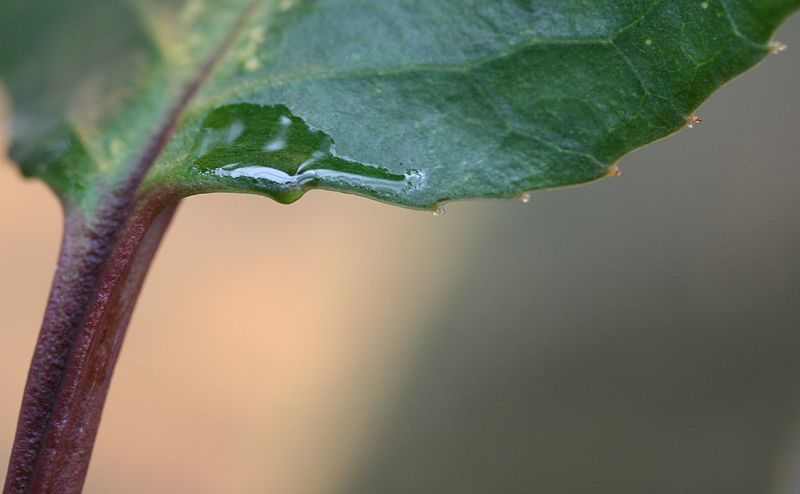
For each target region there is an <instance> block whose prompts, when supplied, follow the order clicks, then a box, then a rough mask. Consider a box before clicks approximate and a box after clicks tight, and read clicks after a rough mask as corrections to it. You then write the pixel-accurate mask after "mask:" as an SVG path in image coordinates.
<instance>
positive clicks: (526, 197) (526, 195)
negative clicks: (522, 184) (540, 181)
mask: <svg viewBox="0 0 800 494" xmlns="http://www.w3.org/2000/svg"><path fill="white" fill-rule="evenodd" d="M517 200H518V201H520V202H521V203H523V204H528V203H529V202H531V193H530V192H523V193H522V194H520V195H518V196H517Z"/></svg>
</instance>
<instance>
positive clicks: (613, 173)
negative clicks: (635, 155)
mask: <svg viewBox="0 0 800 494" xmlns="http://www.w3.org/2000/svg"><path fill="white" fill-rule="evenodd" d="M606 176H609V177H621V176H622V170H620V168H619V165H617V164H613V165H611V167H609V169H608V173H607V174H606Z"/></svg>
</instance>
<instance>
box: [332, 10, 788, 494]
mask: <svg viewBox="0 0 800 494" xmlns="http://www.w3.org/2000/svg"><path fill="white" fill-rule="evenodd" d="M798 21H800V19H798V18H795V19H793V22H791V24H790V25H788V26H786V27H785V28H784V29H783V31H781V32H780V34H779V35H778V36H777V38H776V39H779V40H781V41H784V42H785V43H787V44H788V45H789V47H790V49H789V50H788V51H787V52H785V53H783V54H781V55H780V56H778V57H770V58H769V59H768V60H767V61H766V62H765V63H764V64H763V65H762V66H761V67H759V68H758V69H756V70H755V71H753V72H751V73H748V74H746V75H745V76H744V77H741V78H740V79H738V80H736V81H734V82H733V83H732V84H731V85H730V86H729V87H726V88H724V89H723V90H722V91H720V92H719V93H718V94H717V95H716V96H714V97H713V98H712V100H711V101H709V102H708V103H707V104H706V105H704V106H703V107H702V108H701V109H700V111H699V114H700V115H701V116H702V117H703V118H704V119H705V123H704V124H703V125H702V126H701V127H699V128H695V129H692V130H686V131H684V132H681V133H680V134H679V135H676V136H673V137H671V138H669V139H667V140H665V141H662V142H659V143H657V144H655V145H653V146H650V147H648V148H646V149H643V150H640V151H638V152H636V153H634V154H633V155H631V156H629V157H627V158H626V159H624V160H623V162H622V163H621V168H622V170H623V171H624V173H625V175H624V177H622V178H621V179H613V180H605V181H602V182H601V183H598V184H594V185H592V186H588V187H579V188H572V189H568V190H558V191H554V192H546V193H538V194H534V195H533V199H532V201H531V203H530V204H528V205H526V206H517V205H514V204H492V205H488V207H489V208H491V209H492V210H493V212H494V217H493V218H492V221H491V224H490V225H489V226H488V227H487V228H486V230H485V231H484V232H482V238H481V239H480V244H479V246H478V248H477V252H475V253H474V255H473V257H471V259H470V261H469V262H468V263H467V264H465V265H464V266H463V267H462V269H461V270H460V272H459V273H458V275H457V279H458V287H457V288H456V289H454V290H453V291H452V292H450V293H448V294H446V295H444V296H443V297H442V298H441V300H440V304H441V313H440V315H439V317H438V319H436V323H435V327H436V330H435V331H433V332H432V333H430V334H429V335H428V336H427V341H425V342H424V343H423V344H421V345H420V349H419V351H418V353H417V355H416V360H415V365H414V371H413V372H412V374H411V378H410V379H409V380H408V383H407V385H406V387H405V389H404V391H403V394H402V399H401V400H400V403H399V405H398V406H397V408H396V409H395V410H394V411H393V412H392V413H391V419H390V420H388V421H387V424H386V426H385V428H384V430H383V433H382V436H381V437H380V439H379V440H378V441H377V442H376V443H375V445H374V447H373V449H372V455H371V456H370V459H369V461H368V462H367V463H366V464H365V465H364V467H363V468H362V469H361V470H360V472H359V474H358V475H356V477H355V479H354V480H353V482H352V484H351V485H350V486H349V488H348V489H345V490H344V491H343V492H358V493H365V494H366V493H377V492H380V493H409V492H437V493H441V492H458V493H462V494H463V493H487V492H502V493H531V492H536V493H539V492H541V493H576V492H593V493H595V492H596V493H600V492H602V493H620V492H643V493H644V492H646V493H651V494H652V493H690V492H692V493H695V492H696V493H706V494H709V493H727V494H731V493H762V492H781V493H799V492H800V461H798V459H799V458H798V457H797V456H796V455H797V453H798V446H799V445H800V443H798V441H797V440H798V439H800V436H798V433H800V428H799V427H800V308H799V307H798V303H799V302H800V301H799V300H798V299H799V298H800V221H798V212H799V211H800V158H799V157H800V148H799V147H798V129H800V97H798V88H800V22H798ZM475 207H477V205H468V206H461V205H458V206H455V207H452V217H455V218H457V219H458V220H461V219H462V217H463V218H466V217H468V216H469V215H470V214H472V211H473V210H474V208H475ZM440 255H446V254H440Z"/></svg>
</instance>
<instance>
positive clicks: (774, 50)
mask: <svg viewBox="0 0 800 494" xmlns="http://www.w3.org/2000/svg"><path fill="white" fill-rule="evenodd" d="M786 48H788V47H787V46H786V45H785V44H783V43H781V42H780V41H770V42H769V45H767V50H768V51H769V52H770V54H772V55H777V54H778V53H780V52H782V51H786Z"/></svg>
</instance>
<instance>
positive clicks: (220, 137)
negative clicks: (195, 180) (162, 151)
mask: <svg viewBox="0 0 800 494" xmlns="http://www.w3.org/2000/svg"><path fill="white" fill-rule="evenodd" d="M192 154H193V165H194V168H195V169H196V170H197V171H198V172H199V173H201V174H202V175H204V176H206V177H213V180H210V181H209V182H208V187H210V188H217V189H219V188H224V187H227V188H229V187H230V184H229V183H228V184H220V183H219V182H216V181H215V180H219V179H224V180H235V181H237V182H239V185H238V186H239V187H241V188H243V189H247V190H255V191H259V192H263V193H266V194H268V195H271V196H272V197H274V198H275V199H277V200H279V201H281V202H291V201H293V200H296V199H297V198H299V197H300V196H301V195H302V194H303V193H304V192H305V191H306V190H307V189H308V188H311V187H320V188H330V189H337V190H343V191H348V192H355V193H359V192H369V193H370V194H371V195H378V196H381V195H383V196H386V197H387V198H389V197H392V196H397V195H402V194H408V193H410V192H412V191H414V190H416V189H418V188H420V187H422V186H423V185H424V183H425V181H426V176H425V173H424V172H421V171H416V170H408V171H406V172H404V173H396V172H390V171H389V170H386V169H384V168H381V167H377V166H369V165H365V164H361V163H358V162H356V161H353V160H350V159H347V158H345V157H343V156H340V155H338V154H337V153H336V150H335V147H334V143H333V140H332V139H331V138H330V136H328V135H327V134H325V133H324V132H322V131H320V130H316V129H313V128H311V127H309V126H308V125H307V124H306V123H305V122H304V121H303V120H302V119H300V118H299V117H296V116H294V115H292V113H291V112H290V111H289V109H288V108H286V107H285V106H282V105H277V106H262V105H255V104H235V105H226V106H223V107H220V108H217V109H216V110H214V111H212V112H211V113H210V114H209V115H208V116H207V117H206V118H205V120H204V121H203V124H202V129H201V131H200V132H199V134H198V137H197V139H196V141H195V145H194V148H193V153H192ZM243 181H244V182H243Z"/></svg>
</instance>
